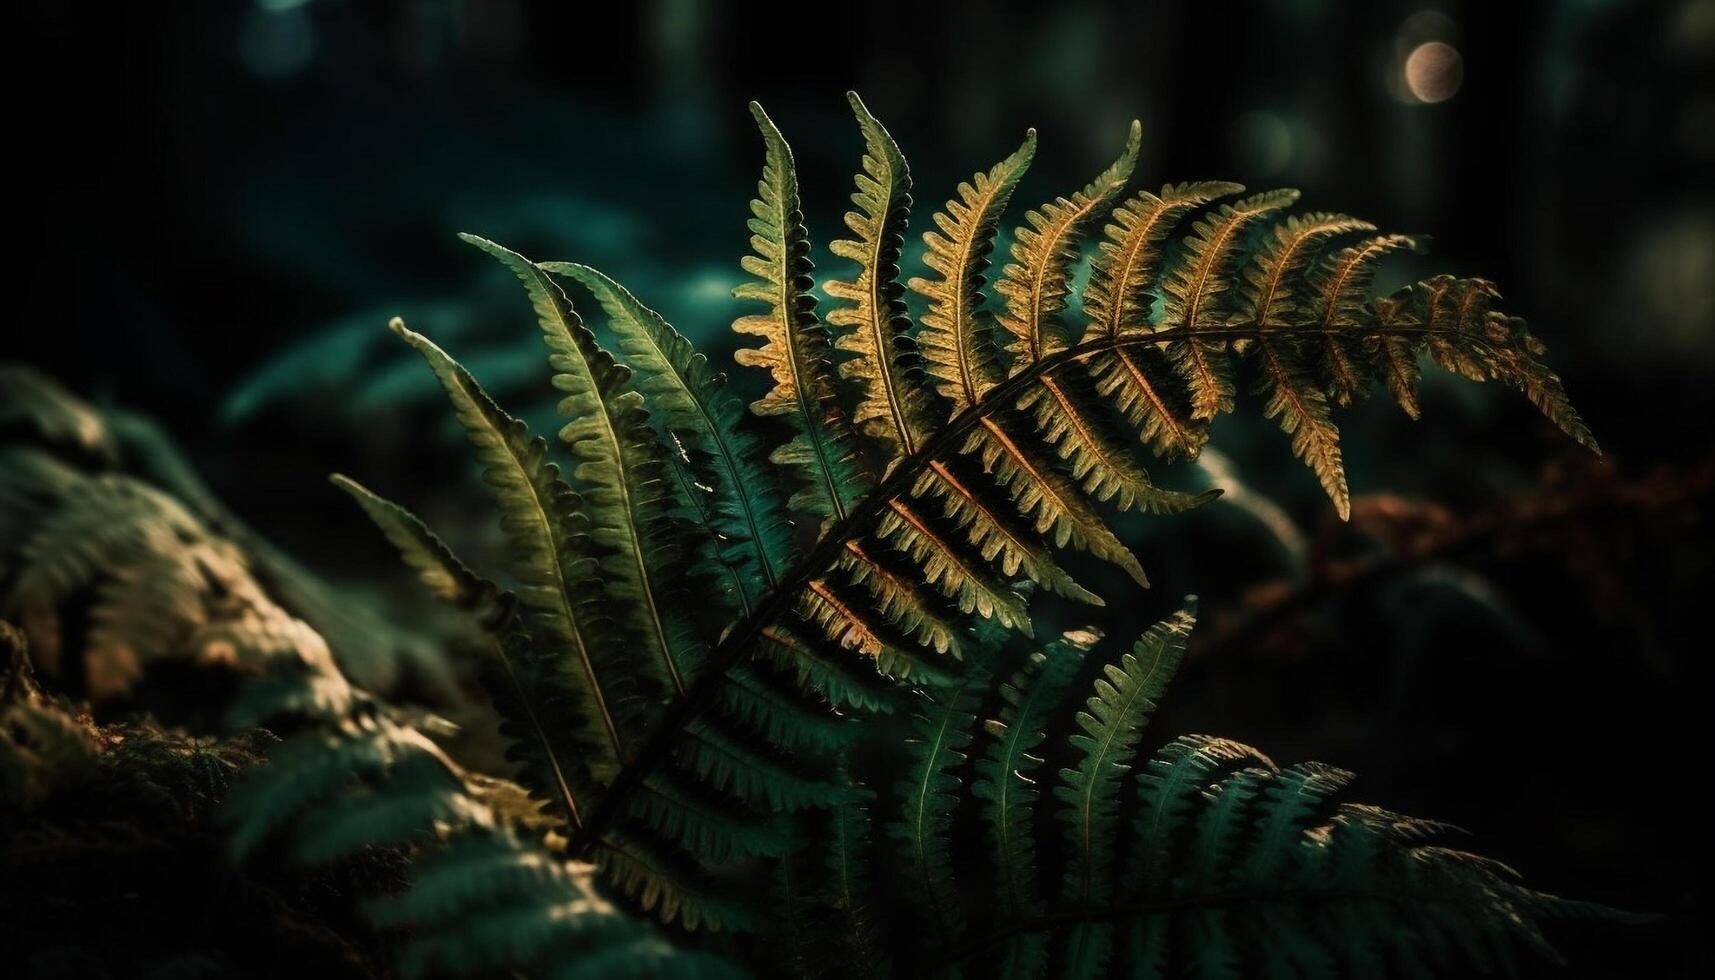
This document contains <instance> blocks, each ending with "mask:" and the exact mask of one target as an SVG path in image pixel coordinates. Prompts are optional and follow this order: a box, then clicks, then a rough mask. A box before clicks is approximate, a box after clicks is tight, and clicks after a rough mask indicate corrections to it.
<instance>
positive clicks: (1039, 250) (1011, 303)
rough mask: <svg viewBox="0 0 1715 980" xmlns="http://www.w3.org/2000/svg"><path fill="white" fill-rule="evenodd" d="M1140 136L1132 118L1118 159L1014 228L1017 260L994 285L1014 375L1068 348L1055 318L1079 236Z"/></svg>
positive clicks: (1125, 174) (1122, 176) (1122, 180)
mask: <svg viewBox="0 0 1715 980" xmlns="http://www.w3.org/2000/svg"><path fill="white" fill-rule="evenodd" d="M1142 140H1143V124H1142V123H1140V122H1138V121H1136V120H1133V121H1132V124H1131V131H1130V133H1129V134H1128V135H1127V137H1126V142H1125V149H1124V150H1123V151H1122V152H1121V153H1120V155H1119V159H1117V160H1115V161H1114V162H1113V163H1112V164H1111V165H1109V167H1108V168H1107V169H1106V170H1104V171H1102V172H1101V174H1099V175H1098V176H1097V177H1096V179H1095V180H1092V181H1091V182H1090V183H1089V184H1088V185H1087V186H1085V187H1084V189H1083V190H1081V191H1078V192H1077V193H1075V194H1073V195H1072V196H1071V197H1070V198H1066V197H1059V198H1055V199H1054V200H1052V201H1049V202H1048V203H1046V204H1044V205H1042V206H1041V207H1039V208H1037V209H1035V210H1032V211H1028V212H1026V213H1025V215H1024V220H1025V222H1026V224H1025V225H1021V226H1019V228H1018V229H1017V230H1015V231H1014V232H1013V235H1012V257H1013V259H1014V261H1013V262H1011V263H1009V264H1008V265H1007V267H1006V269H1005V270H1004V271H1003V273H1002V275H1001V278H1000V281H998V282H996V283H995V292H997V293H999V294H1000V295H1001V296H1003V297H1005V298H1006V308H1005V310H1004V311H1003V312H1002V313H1001V314H1000V317H999V320H1000V325H1001V327H1002V328H1004V329H1005V330H1006V331H1007V332H1008V333H1010V334H1012V336H1013V340H1012V341H1011V342H1010V343H1009V344H1007V347H1006V350H1007V353H1008V354H1010V355H1012V367H1011V371H1012V373H1014V374H1017V373H1018V372H1019V371H1022V370H1024V369H1025V368H1026V367H1028V366H1029V365H1030V364H1033V363H1035V362H1036V361H1038V360H1040V359H1041V358H1042V357H1044V356H1046V355H1048V354H1054V353H1057V352H1059V351H1061V350H1064V349H1065V348H1066V345H1067V343H1068V342H1069V341H1068V339H1067V337H1066V336H1065V335H1064V333H1063V329H1062V326H1061V325H1060V324H1059V323H1058V322H1057V317H1058V315H1059V313H1060V311H1061V310H1063V309H1065V308H1066V296H1067V294H1068V293H1069V292H1070V291H1071V283H1070V277H1071V271H1072V263H1074V262H1076V261H1077V259H1078V239H1079V237H1080V236H1081V235H1082V234H1083V229H1084V226H1085V225H1086V224H1087V223H1088V222H1089V221H1091V220H1092V219H1093V218H1094V217H1095V216H1096V215H1098V214H1100V213H1101V211H1102V210H1103V209H1104V208H1105V207H1106V206H1107V205H1108V203H1109V202H1111V201H1112V200H1113V199H1114V198H1115V197H1116V196H1117V195H1118V194H1119V192H1120V191H1121V190H1123V189H1124V188H1125V185H1126V181H1128V180H1130V179H1131V171H1132V168H1133V167H1135V166H1136V165H1137V151H1138V147H1139V145H1140V144H1141V143H1142Z"/></svg>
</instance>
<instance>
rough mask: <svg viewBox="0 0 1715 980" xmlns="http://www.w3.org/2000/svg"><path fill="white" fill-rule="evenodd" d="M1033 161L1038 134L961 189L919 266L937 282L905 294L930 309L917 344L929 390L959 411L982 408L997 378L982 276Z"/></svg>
mask: <svg viewBox="0 0 1715 980" xmlns="http://www.w3.org/2000/svg"><path fill="white" fill-rule="evenodd" d="M1035 155H1036V130H1034V129H1032V130H1030V131H1029V132H1028V133H1026V134H1025V137H1024V143H1023V144H1022V145H1020V146H1019V148H1018V149H1017V150H1015V151H1013V153H1012V155H1011V156H1009V157H1007V158H1006V159H1005V160H1002V161H1001V162H999V163H997V164H995V165H994V166H993V167H992V168H990V169H989V170H988V171H987V172H985V173H979V174H977V175H975V176H973V177H972V178H971V179H970V180H969V181H967V182H965V183H961V184H960V185H959V189H958V197H956V198H954V199H952V200H950V201H948V202H947V204H946V207H945V209H944V210H942V211H939V212H937V213H936V214H935V219H934V220H935V225H936V227H938V228H939V229H940V231H938V232H937V231H926V232H924V233H923V242H924V244H926V245H928V246H929V250H928V251H927V252H926V253H925V254H924V256H923V262H924V264H925V265H927V266H928V267H929V268H930V270H931V271H933V272H934V273H936V278H933V279H928V278H923V277H921V276H919V277H913V278H912V279H911V281H910V282H909V283H907V285H908V286H910V288H911V289H912V290H913V291H914V292H916V293H919V294H920V295H922V296H923V297H924V298H925V299H927V300H928V302H929V308H928V311H927V312H926V313H924V314H923V317H922V329H921V330H920V331H919V333H918V334H917V343H918V345H919V346H920V347H921V348H922V350H923V356H924V359H925V361H926V362H927V365H926V369H927V372H928V374H929V376H930V377H931V378H934V379H935V387H936V388H937V389H938V390H939V391H940V392H941V395H942V396H943V397H945V398H946V399H947V401H949V402H951V403H952V405H953V409H954V411H963V410H964V409H967V408H970V407H971V406H972V405H975V404H977V403H978V402H980V401H982V399H983V396H984V395H985V394H987V393H988V390H989V389H990V388H992V387H994V386H995V385H996V384H997V383H999V381H1000V379H1001V378H1002V376H1003V375H1002V372H1001V367H1000V355H999V350H998V348H997V346H996V343H995V337H994V328H993V325H992V324H991V323H990V322H989V321H988V320H987V319H986V318H985V316H984V312H983V294H982V288H983V281H984V280H983V274H984V273H985V272H986V271H987V270H988V267H989V253H990V252H992V251H993V250H994V236H995V229H996V226H997V224H998V223H999V221H1000V216H1001V212H1003V211H1005V210H1006V205H1007V202H1008V201H1010V200H1011V199H1012V192H1013V190H1014V188H1016V187H1017V186H1018V180H1019V178H1020V177H1023V176H1024V171H1025V170H1026V169H1028V168H1029V167H1030V161H1031V158H1032V157H1034V156H1035Z"/></svg>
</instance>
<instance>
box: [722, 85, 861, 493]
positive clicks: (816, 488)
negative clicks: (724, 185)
mask: <svg viewBox="0 0 1715 980" xmlns="http://www.w3.org/2000/svg"><path fill="white" fill-rule="evenodd" d="M750 112H751V115H752V116H754V117H755V118H756V124H757V126H758V127H759V128H760V129H761V130H762V138H763V144H764V149H765V156H764V163H763V168H762V179H761V180H760V181H758V182H757V196H756V198H755V199H754V200H752V201H751V202H750V210H751V213H752V215H754V217H752V218H751V220H750V231H751V237H750V247H751V249H752V250H753V253H754V254H751V255H747V256H745V257H744V261H743V262H742V265H743V267H744V271H745V272H747V273H749V274H750V275H751V276H753V277H755V278H754V281H751V282H746V283H743V284H741V285H740V286H739V287H738V288H737V289H735V290H733V295H734V296H736V297H738V298H739V299H742V300H754V301H757V302H761V303H766V304H768V307H769V312H768V313H767V314H753V315H749V316H743V317H740V318H739V319H738V320H735V321H734V322H733V325H732V328H733V330H734V331H736V332H738V333H741V334H751V335H754V336H758V337H761V338H763V345H762V346H761V347H757V348H752V347H745V348H740V349H739V351H738V353H737V354H736V355H735V357H736V359H737V361H738V363H740V364H742V365H745V366H746V367H760V368H765V369H767V370H768V372H769V373H770V374H771V375H772V376H773V379H774V387H773V388H772V389H770V390H769V392H768V394H766V395H764V396H763V397H762V398H760V399H758V400H757V401H755V402H753V403H751V406H750V408H751V411H753V412H755V413H756V414H758V415H762V416H783V417H785V418H786V419H787V422H788V425H789V426H790V427H791V430H792V432H793V435H792V438H791V439H790V440H789V441H788V442H787V443H786V444H785V445H782V446H780V447H779V448H777V449H775V450H774V452H773V453H772V454H771V455H770V456H769V459H770V460H772V461H773V462H775V463H778V464H781V465H785V466H789V467H792V468H793V469H795V470H796V471H797V472H798V474H799V477H800V481H801V489H800V490H799V491H798V492H797V493H795V494H793V496H792V507H793V508H794V509H796V510H798V511H799V512H801V513H807V514H812V515H814V516H816V517H817V518H820V519H822V520H823V521H843V520H844V519H845V517H846V514H847V512H848V511H849V510H850V506H851V501H852V499H854V498H855V497H857V496H858V495H860V494H861V493H863V491H864V490H866V489H868V487H869V486H870V485H871V483H872V482H873V481H872V479H871V477H870V476H869V474H868V473H867V472H866V471H865V470H864V468H863V466H862V462H861V461H860V460H859V459H858V458H857V456H856V453H855V450H854V449H853V447H852V439H851V431H850V422H849V421H848V420H847V419H846V417H845V415H844V413H843V411H842V410H841V408H840V406H839V404H838V401H837V398H836V393H835V389H834V380H833V370H834V368H833V357H832V350H831V344H830V343H829V340H828V333H827V330H826V328H824V327H823V326H822V325H821V324H820V323H819V322H817V320H816V314H815V306H816V299H815V297H814V296H812V295H811V293H810V287H811V279H810V270H811V264H810V241H809V237H808V235H807V234H806V233H805V231H804V223H803V215H802V213H801V212H800V210H799V202H798V174H797V171H796V169H795V168H794V165H793V162H792V149H791V147H789V146H787V145H786V140H785V138H784V137H782V136H781V135H780V130H778V129H776V128H775V126H774V122H773V120H771V119H769V118H768V114H767V113H765V112H763V111H762V106H760V105H757V104H756V103H754V102H752V103H751V104H750Z"/></svg>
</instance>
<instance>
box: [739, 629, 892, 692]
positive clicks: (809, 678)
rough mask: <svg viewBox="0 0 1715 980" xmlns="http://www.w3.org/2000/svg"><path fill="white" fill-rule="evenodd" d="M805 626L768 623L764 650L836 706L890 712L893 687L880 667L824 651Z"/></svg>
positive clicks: (762, 634)
mask: <svg viewBox="0 0 1715 980" xmlns="http://www.w3.org/2000/svg"><path fill="white" fill-rule="evenodd" d="M813 628H814V627H813V624H810V625H806V626H768V627H764V628H763V629H762V630H761V631H760V632H759V633H758V634H757V640H758V642H759V644H760V646H761V647H762V652H763V654H764V656H766V657H767V658H768V659H769V660H770V661H772V662H773V663H774V664H775V665H776V666H778V667H780V668H781V669H783V670H790V671H792V672H793V673H795V674H796V675H797V678H798V684H799V686H800V687H802V688H804V689H806V690H811V691H815V692H817V693H818V694H820V695H821V696H823V697H825V698H827V700H828V701H829V703H831V704H833V705H834V706H836V707H840V706H846V707H851V708H856V709H858V710H861V711H874V712H887V711H890V710H892V706H893V688H891V687H890V686H888V684H887V679H886V678H885V677H883V676H882V675H881V674H880V673H879V672H878V671H874V670H868V669H864V668H863V666H862V665H860V664H853V663H852V661H851V658H849V657H845V656H840V655H839V652H838V651H837V650H836V651H835V652H833V653H829V652H827V651H825V650H824V649H823V648H822V647H821V645H820V644H818V643H815V642H812V641H811V639H810V636H809V630H810V629H813Z"/></svg>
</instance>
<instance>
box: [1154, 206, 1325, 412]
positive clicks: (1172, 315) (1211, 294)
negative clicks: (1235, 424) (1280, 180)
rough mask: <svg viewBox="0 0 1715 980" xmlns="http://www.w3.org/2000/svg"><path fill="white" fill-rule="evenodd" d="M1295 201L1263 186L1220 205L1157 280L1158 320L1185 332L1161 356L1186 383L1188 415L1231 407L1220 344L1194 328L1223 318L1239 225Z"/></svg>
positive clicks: (1228, 365) (1228, 374) (1199, 224)
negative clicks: (1161, 305) (1161, 311)
mask: <svg viewBox="0 0 1715 980" xmlns="http://www.w3.org/2000/svg"><path fill="white" fill-rule="evenodd" d="M1296 200H1298V192H1297V191H1295V190H1290V189H1288V190H1276V191H1264V192H1263V193H1261V194H1254V195H1252V196H1250V197H1247V198H1245V199H1244V200H1242V201H1237V202H1235V203H1232V204H1224V205H1222V206H1221V207H1220V209H1219V210H1217V211H1215V212H1214V213H1213V214H1211V215H1209V216H1208V217H1206V218H1204V219H1202V220H1201V221H1198V222H1197V223H1196V224H1195V225H1193V226H1192V234H1191V237H1189V238H1187V239H1186V240H1185V255H1184V256H1183V258H1182V260H1181V261H1180V262H1178V263H1176V264H1175V265H1174V267H1173V270H1172V272H1171V273H1169V275H1168V277H1167V280H1166V281H1165V282H1164V283H1163V284H1162V294H1163V299H1164V300H1165V302H1166V311H1165V313H1164V314H1163V316H1162V323H1163V324H1165V325H1166V326H1169V327H1177V328H1179V329H1180V330H1182V331H1183V332H1184V333H1185V336H1184V337H1183V338H1181V339H1179V340H1176V341H1174V342H1173V343H1172V344H1170V345H1168V348H1167V357H1168V360H1170V361H1172V362H1173V364H1174V366H1175V367H1176V368H1178V370H1179V373H1180V375H1181V376H1182V377H1184V379H1185V380H1186V382H1187V383H1188V384H1189V385H1190V388H1191V418H1192V419H1194V420H1202V421H1207V420H1210V419H1213V418H1214V417H1215V416H1216V415H1218V414H1220V413H1221V412H1230V411H1232V410H1233V377H1232V362H1231V361H1229V360H1228V359H1227V358H1225V357H1222V356H1221V354H1222V348H1223V345H1222V344H1221V343H1219V342H1209V341H1204V340H1200V339H1198V338H1197V337H1196V336H1195V334H1196V332H1197V330H1198V329H1199V328H1202V327H1207V326H1211V325H1219V324H1221V323H1223V322H1225V321H1224V319H1223V316H1222V314H1223V313H1224V312H1225V311H1224V310H1223V309H1222V308H1221V294H1222V293H1225V292H1226V291H1227V290H1228V287H1229V286H1230V280H1229V278H1228V275H1227V267H1228V264H1229V263H1230V262H1231V261H1232V258H1233V256H1234V255H1235V254H1236V253H1237V252H1238V250H1239V249H1240V247H1241V246H1242V245H1243V244H1244V234H1245V229H1246V228H1248V227H1249V226H1250V225H1252V224H1253V223H1255V222H1256V221H1258V220H1259V219H1261V218H1262V217H1263V216H1265V215H1267V214H1268V213H1269V212H1271V211H1278V210H1280V209H1281V208H1284V207H1287V206H1289V205H1291V204H1292V203H1293V202H1294V201H1296Z"/></svg>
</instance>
